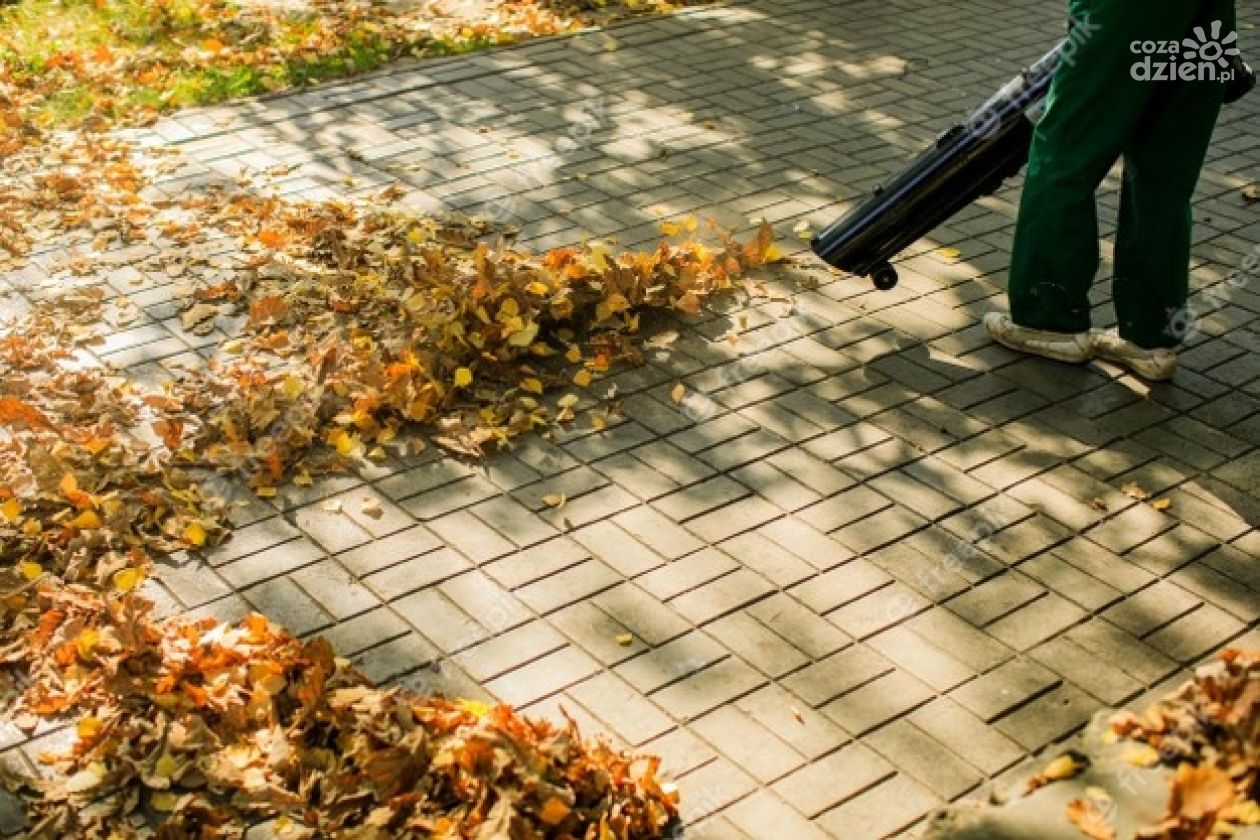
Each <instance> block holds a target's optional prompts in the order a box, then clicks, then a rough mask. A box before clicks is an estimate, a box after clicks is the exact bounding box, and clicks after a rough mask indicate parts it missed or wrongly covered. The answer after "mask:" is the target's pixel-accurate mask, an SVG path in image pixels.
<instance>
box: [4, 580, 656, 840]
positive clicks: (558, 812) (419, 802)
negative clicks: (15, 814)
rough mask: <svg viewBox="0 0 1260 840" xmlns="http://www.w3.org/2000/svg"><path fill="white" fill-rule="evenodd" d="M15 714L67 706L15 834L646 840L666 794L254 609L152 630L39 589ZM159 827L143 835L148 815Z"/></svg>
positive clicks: (588, 753)
mask: <svg viewBox="0 0 1260 840" xmlns="http://www.w3.org/2000/svg"><path fill="white" fill-rule="evenodd" d="M35 597H36V598H37V599H38V600H39V601H40V620H39V623H38V626H37V627H36V628H35V629H34V630H33V632H32V633H30V634H29V636H28V637H27V638H26V640H25V644H26V646H27V647H28V648H29V650H28V652H27V657H28V658H30V659H31V660H32V661H34V662H35V663H36V667H35V668H34V671H33V673H32V678H33V686H32V687H31V689H30V691H29V693H28V695H27V698H26V701H25V702H26V706H27V708H28V709H29V710H30V711H31V712H34V713H37V714H48V713H52V712H58V713H62V714H66V713H73V714H74V715H75V716H76V717H77V723H76V739H75V742H74V745H73V747H72V748H71V749H70V750H69V751H68V752H66V753H64V754H60V755H50V756H46V757H45V758H44V759H43V760H44V762H45V763H46V765H47V769H48V774H47V775H46V776H45V777H44V778H42V779H21V780H13V779H10V780H8V781H9V783H10V784H11V785H12V784H16V785H18V786H20V788H21V789H22V790H23V791H24V792H25V793H26V794H27V795H29V796H31V797H32V798H33V804H32V806H31V809H30V812H31V816H32V818H33V822H32V825H31V827H30V828H29V830H28V836H30V837H32V838H58V837H81V838H106V837H108V838H140V837H152V836H157V837H161V838H167V840H177V838H189V839H190V840H191V838H198V840H211V838H239V837H241V836H242V834H243V832H244V831H245V829H246V828H247V827H248V826H249V825H250V824H251V823H253V822H258V821H260V820H263V819H275V820H276V828H277V830H278V831H279V832H280V836H283V837H295V838H303V837H316V836H320V837H327V836H337V837H346V838H360V839H361V840H387V838H451V840H455V838H460V839H461V840H469V839H470V838H477V839H479V840H491V839H492V838H493V840H505V839H506V838H517V839H518V840H525V838H539V840H541V838H544V837H545V838H557V840H560V839H562V838H572V840H579V839H580V840H632V839H633V838H649V837H658V836H660V834H661V832H662V830H663V829H664V828H665V826H667V825H668V824H669V823H670V822H671V821H672V820H673V819H674V817H675V816H676V814H677V810H676V806H675V803H676V798H677V797H676V793H675V792H674V791H673V789H672V788H671V787H670V786H669V785H668V784H666V783H662V782H660V781H659V780H658V779H657V776H656V772H657V760H656V759H652V758H647V759H631V758H629V757H627V756H625V755H623V754H621V753H619V752H616V751H614V750H613V749H611V748H610V747H608V746H606V745H604V744H602V743H598V742H590V741H584V740H582V739H581V738H580V737H578V734H577V732H576V730H575V728H574V727H573V726H572V725H570V726H568V727H567V728H559V729H558V728H556V727H553V726H551V725H550V724H547V723H545V722H536V721H530V720H527V719H524V718H522V717H520V716H518V715H516V714H515V713H514V712H513V711H512V710H511V709H510V708H508V707H506V706H496V707H490V706H487V705H485V704H481V703H477V702H471V701H462V702H448V701H444V700H439V699H434V698H429V697H422V696H418V695H415V694H413V693H410V692H406V691H402V690H397V689H394V690H382V689H378V688H374V687H372V686H371V685H369V684H368V683H367V682H366V681H365V680H364V679H363V678H362V677H361V676H360V675H359V674H358V673H356V672H355V671H353V670H352V669H351V668H350V667H349V666H348V665H347V663H346V662H345V661H344V660H339V659H337V658H335V657H334V656H333V652H332V650H331V649H330V647H329V645H328V643H327V642H326V641H324V640H323V639H316V640H314V641H310V642H302V641H299V640H297V639H295V638H293V637H292V636H290V635H289V634H287V633H285V632H284V631H282V630H280V629H278V628H276V627H275V626H273V625H272V624H270V623H269V622H268V621H267V620H266V619H265V618H263V617H262V616H258V615H253V616H250V617H248V618H246V619H245V620H244V621H242V622H241V623H240V624H238V625H235V626H225V625H219V624H216V623H215V622H214V621H213V620H208V621H203V622H200V623H180V622H170V621H168V622H163V623H156V622H155V621H154V620H153V619H152V618H151V616H150V609H151V605H150V604H149V603H148V602H146V601H144V600H143V599H142V598H139V597H138V596H135V595H126V596H122V597H120V598H102V597H101V596H100V595H99V594H97V593H93V592H91V591H90V590H86V589H83V588H80V587H70V588H54V587H46V588H41V590H40V591H39V592H38V594H37V595H36V596H35ZM153 823H159V824H160V826H161V827H160V829H159V830H158V831H157V833H156V835H155V834H154V832H153V830H152V829H151V828H150V827H149V826H150V825H152V824H153Z"/></svg>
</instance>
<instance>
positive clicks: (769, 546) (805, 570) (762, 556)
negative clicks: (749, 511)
mask: <svg viewBox="0 0 1260 840" xmlns="http://www.w3.org/2000/svg"><path fill="white" fill-rule="evenodd" d="M718 548H720V549H721V550H722V551H723V552H725V553H726V554H728V555H729V556H731V557H733V558H735V559H736V560H737V561H738V562H739V563H740V565H742V566H743V567H744V568H746V569H750V570H752V571H754V572H757V573H758V574H759V575H761V576H762V577H763V578H765V579H766V580H768V581H770V582H771V583H773V584H774V585H775V586H777V587H779V588H784V587H789V586H791V585H792V584H794V583H799V582H800V581H802V580H805V579H806V578H808V577H811V576H813V574H814V568H813V567H812V566H810V565H809V564H808V563H806V562H805V561H804V560H801V559H800V558H799V557H797V556H796V555H795V554H792V553H791V552H789V551H788V550H787V549H785V548H783V547H781V546H780V545H779V544H778V543H775V542H771V541H770V540H769V539H767V538H766V537H764V536H762V534H761V532H760V531H757V532H746V533H743V534H740V535H739V536H736V537H732V538H731V539H729V540H726V541H724V542H722V543H721V544H720V545H718Z"/></svg>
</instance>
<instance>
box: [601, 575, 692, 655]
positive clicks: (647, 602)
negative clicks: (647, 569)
mask: <svg viewBox="0 0 1260 840" xmlns="http://www.w3.org/2000/svg"><path fill="white" fill-rule="evenodd" d="M593 600H594V603H595V605H596V606H598V607H599V608H600V609H602V610H603V611H604V612H606V613H608V614H609V615H610V616H612V617H613V618H614V619H616V620H617V621H619V622H620V623H621V624H623V625H624V626H625V627H626V628H627V629H628V630H630V631H631V632H632V633H634V634H635V636H637V637H639V638H641V639H643V640H644V641H645V642H647V643H648V644H651V645H659V644H663V643H664V642H666V641H668V640H670V639H673V638H674V637H676V636H680V635H682V634H683V633H684V632H685V631H686V630H687V623H686V622H685V621H683V620H682V619H681V618H679V617H678V616H677V615H676V614H675V613H674V611H673V610H671V609H669V608H668V607H666V606H665V604H664V603H663V602H662V601H660V600H659V599H657V598H655V597H654V596H652V595H649V594H648V593H646V592H644V591H643V590H642V589H640V588H638V587H637V586H634V585H633V584H628V583H623V584H621V585H620V586H615V587H613V588H612V589H610V590H608V591H606V592H602V593H600V594H599V595H597V596H595V598H594V599H593Z"/></svg>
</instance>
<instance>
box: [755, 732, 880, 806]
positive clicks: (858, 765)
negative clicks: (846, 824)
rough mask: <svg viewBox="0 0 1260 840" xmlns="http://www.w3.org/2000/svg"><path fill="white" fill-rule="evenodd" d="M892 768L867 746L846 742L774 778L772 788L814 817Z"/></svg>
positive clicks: (876, 779)
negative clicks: (792, 771)
mask: <svg viewBox="0 0 1260 840" xmlns="http://www.w3.org/2000/svg"><path fill="white" fill-rule="evenodd" d="M893 772H894V769H893V766H892V765H891V764H889V763H888V762H887V761H885V760H884V759H882V758H880V757H879V756H878V755H877V754H876V753H875V752H874V751H872V750H871V749H870V748H869V747H866V746H863V745H862V744H849V745H847V746H844V747H841V748H840V749H839V750H837V751H836V752H833V753H831V754H830V755H827V756H825V757H823V758H820V759H816V760H815V761H814V762H813V763H811V764H808V765H806V766H805V767H802V768H801V769H800V770H797V771H796V772H795V773H793V774H791V775H790V776H788V777H787V778H785V779H782V780H781V781H779V782H776V783H775V784H774V785H773V790H774V791H775V793H777V794H779V795H780V796H782V797H783V798H784V799H785V800H787V801H788V802H789V803H791V805H792V806H793V807H795V808H796V809H797V810H798V811H800V812H801V813H802V814H804V815H806V816H808V817H813V816H816V815H818V814H819V813H821V812H823V811H825V810H827V809H828V808H830V807H832V806H834V805H836V804H838V803H840V802H843V801H845V800H846V799H848V798H849V797H851V796H852V795H853V794H855V793H858V792H859V791H861V790H863V789H864V788H867V787H869V786H871V785H872V784H874V783H876V782H878V781H880V780H881V779H884V778H887V777H889V776H892V775H893Z"/></svg>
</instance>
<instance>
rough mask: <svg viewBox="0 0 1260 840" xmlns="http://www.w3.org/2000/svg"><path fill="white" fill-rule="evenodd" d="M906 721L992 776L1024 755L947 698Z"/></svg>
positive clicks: (930, 704)
mask: <svg viewBox="0 0 1260 840" xmlns="http://www.w3.org/2000/svg"><path fill="white" fill-rule="evenodd" d="M906 720H908V721H910V722H911V723H913V724H914V725H915V726H917V727H918V728H919V729H921V730H923V731H924V732H926V733H927V734H929V735H931V736H932V737H933V738H935V739H936V740H938V741H940V742H941V743H942V744H944V745H945V746H947V747H948V748H949V749H950V750H951V751H952V752H953V753H954V754H956V755H960V756H962V757H963V758H965V759H966V760H967V761H968V762H970V763H971V764H973V765H975V766H976V767H977V768H979V769H980V770H981V771H983V772H984V773H986V774H988V775H990V776H992V775H995V774H996V773H997V772H999V771H1001V770H1004V769H1006V768H1007V767H1010V766H1011V765H1012V764H1014V763H1015V762H1017V761H1019V759H1021V758H1022V757H1023V755H1024V751H1023V749H1022V748H1021V747H1020V746H1019V745H1018V744H1016V743H1015V742H1014V741H1012V740H1011V739H1010V738H1008V737H1006V736H1005V735H1003V734H1002V733H1001V732H998V731H997V730H996V729H994V728H992V727H990V726H987V725H986V724H985V723H984V722H983V721H981V720H980V719H979V718H978V717H976V716H975V715H973V714H971V713H970V712H968V711H967V710H966V709H964V708H963V707H962V706H960V705H958V704H957V703H955V702H954V701H953V700H950V699H949V698H948V697H940V698H937V699H936V700H933V701H931V702H930V703H928V704H927V705H925V706H920V707H919V708H917V709H915V710H914V711H913V712H911V713H910V714H909V715H908V716H907V718H906Z"/></svg>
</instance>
